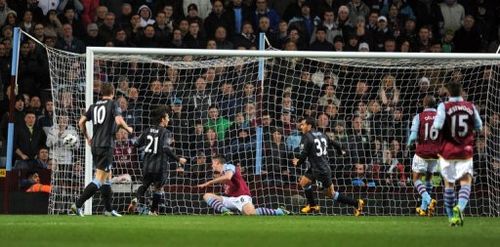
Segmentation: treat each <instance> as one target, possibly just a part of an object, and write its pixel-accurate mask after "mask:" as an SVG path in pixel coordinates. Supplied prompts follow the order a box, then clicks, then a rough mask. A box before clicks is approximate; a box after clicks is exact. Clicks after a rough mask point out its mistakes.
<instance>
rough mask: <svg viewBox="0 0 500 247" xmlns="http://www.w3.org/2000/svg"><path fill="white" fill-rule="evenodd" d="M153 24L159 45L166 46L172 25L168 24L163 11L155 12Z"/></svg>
mask: <svg viewBox="0 0 500 247" xmlns="http://www.w3.org/2000/svg"><path fill="white" fill-rule="evenodd" d="M153 26H154V27H155V35H156V39H157V40H158V42H159V43H160V44H161V47H166V46H167V42H168V40H169V38H170V32H172V29H173V26H172V23H170V25H169V23H168V22H167V17H166V14H165V12H163V11H160V12H158V13H156V18H155V24H154V25H153Z"/></svg>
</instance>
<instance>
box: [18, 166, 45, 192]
mask: <svg viewBox="0 0 500 247" xmlns="http://www.w3.org/2000/svg"><path fill="white" fill-rule="evenodd" d="M21 189H22V190H24V191H26V192H43V193H50V192H51V190H52V187H51V186H50V185H44V184H41V183H40V176H39V175H38V172H34V171H30V172H28V173H27V174H26V179H23V180H22V181H21Z"/></svg>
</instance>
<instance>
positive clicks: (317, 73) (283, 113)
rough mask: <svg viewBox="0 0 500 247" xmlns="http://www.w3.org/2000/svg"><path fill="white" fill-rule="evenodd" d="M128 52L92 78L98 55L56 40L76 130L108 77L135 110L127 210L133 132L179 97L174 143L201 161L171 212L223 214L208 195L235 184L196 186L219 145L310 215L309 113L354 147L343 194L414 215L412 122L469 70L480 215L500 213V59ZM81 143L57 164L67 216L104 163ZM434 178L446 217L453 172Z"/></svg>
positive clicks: (65, 108)
mask: <svg viewBox="0 0 500 247" xmlns="http://www.w3.org/2000/svg"><path fill="white" fill-rule="evenodd" d="M123 50H124V52H123V53H122V54H118V53H100V52H95V53H93V58H94V59H93V61H91V64H93V75H92V76H91V78H90V79H91V80H88V79H86V78H85V72H86V70H85V68H86V67H85V64H86V57H85V55H75V54H69V53H63V52H59V51H57V50H53V49H49V50H48V55H49V62H50V72H51V78H52V84H53V95H54V103H55V108H56V111H55V113H56V115H57V116H68V117H69V119H70V125H73V126H74V127H75V128H76V125H77V119H78V118H79V116H80V114H81V113H82V111H84V110H85V106H86V104H85V103H86V102H85V99H86V98H85V88H86V87H93V95H92V97H93V98H94V99H96V98H98V93H99V90H98V88H99V85H100V84H101V83H112V84H114V85H115V87H116V88H117V94H116V100H117V101H118V102H119V104H120V107H121V108H122V110H123V112H124V113H123V116H124V118H125V120H126V121H127V123H128V124H129V125H131V126H132V127H133V128H134V130H135V131H136V133H135V134H133V135H128V134H127V133H126V132H124V131H118V133H116V149H115V157H114V165H113V167H114V168H113V175H114V178H113V182H114V183H113V187H112V188H113V190H114V195H113V197H114V199H113V206H114V207H115V208H116V209H117V210H119V211H122V212H123V211H125V210H126V208H127V205H128V203H129V202H130V199H131V198H133V197H134V194H133V193H134V192H135V190H136V189H137V187H138V186H139V185H140V183H141V174H142V172H141V157H142V154H141V152H139V151H138V150H137V149H136V148H135V147H134V146H133V145H132V142H133V140H134V138H136V137H137V135H138V134H139V132H140V131H141V130H142V129H144V128H145V127H146V126H148V124H149V119H150V118H149V114H150V111H151V110H152V109H154V108H155V107H156V106H158V105H167V106H169V107H170V108H171V110H172V113H171V114H170V119H171V121H170V127H169V129H170V130H171V131H172V133H173V137H174V138H173V139H174V143H173V147H174V148H175V152H176V153H177V154H178V155H182V156H185V157H188V158H189V164H187V165H186V166H185V167H182V168H179V167H178V166H177V164H176V163H171V164H165V165H166V167H167V169H166V172H165V176H166V177H168V179H167V180H166V181H167V182H166V184H165V186H164V190H165V193H164V196H163V198H162V202H161V206H160V213H162V214H211V213H214V212H213V210H212V209H209V207H208V206H207V205H206V204H205V202H204V201H203V200H202V198H201V196H202V195H203V193H204V192H207V191H215V192H221V189H222V188H221V187H218V186H216V187H211V188H208V189H207V190H199V189H197V188H196V185H197V184H199V183H202V182H204V181H206V180H208V179H211V178H212V172H211V166H210V158H211V156H212V155H214V154H218V153H221V154H224V155H225V156H226V157H227V158H228V159H229V160H231V161H232V162H233V163H234V164H236V165H238V166H240V167H241V170H242V172H243V175H244V178H245V179H246V180H247V182H248V184H249V187H250V189H251V191H252V195H253V199H254V203H255V204H256V205H258V206H259V207H277V206H285V207H287V208H288V209H290V210H292V211H294V212H298V211H299V209H300V207H301V206H303V204H304V203H305V199H304V193H303V191H302V190H301V189H300V188H299V187H298V184H297V179H298V177H299V176H300V175H301V174H303V173H304V171H305V169H306V167H293V165H292V163H291V160H292V159H293V157H295V156H297V154H298V149H299V143H300V138H301V136H300V135H299V133H298V130H297V124H296V123H297V121H298V119H299V118H301V117H303V116H310V117H314V118H315V119H317V125H318V128H319V129H320V130H322V131H324V132H325V133H326V134H327V135H328V136H329V137H330V138H332V139H335V140H337V141H338V142H340V143H341V144H342V146H343V148H344V149H345V150H346V151H347V154H348V155H347V156H344V157H340V156H339V154H336V153H335V152H333V151H332V152H330V155H329V157H330V159H331V160H330V161H331V169H332V173H333V178H334V185H335V187H336V189H337V190H338V191H340V192H343V193H346V194H347V195H350V196H352V197H354V198H363V199H365V200H366V202H367V207H366V214H368V215H413V214H414V210H415V207H417V205H419V203H420V202H419V201H418V199H419V196H418V194H417V193H416V191H415V190H414V188H413V187H412V183H411V173H410V172H411V170H410V167H411V157H413V151H411V150H410V152H406V139H407V136H408V131H409V127H410V122H411V118H412V117H413V115H414V114H416V113H417V112H419V111H421V110H422V106H421V100H422V98H423V97H424V96H425V95H427V94H430V95H435V96H436V97H437V98H438V99H440V100H443V99H444V93H443V91H442V90H443V89H442V87H443V84H444V83H446V82H447V81H450V80H458V81H460V82H462V83H463V85H464V89H465V91H466V95H465V97H466V98H467V99H468V100H471V101H473V102H474V103H475V104H476V106H477V107H478V109H479V110H480V112H481V116H482V118H483V121H484V122H485V125H486V126H485V131H484V132H483V133H478V134H477V142H476V147H475V156H474V173H475V176H474V177H475V179H474V184H473V189H472V191H473V193H472V195H471V201H470V207H469V209H468V210H469V211H468V212H467V213H469V214H472V215H489V216H498V215H499V212H500V208H499V206H500V201H499V198H500V189H499V188H500V183H499V179H500V177H499V174H500V173H499V172H500V153H499V150H500V147H499V143H500V141H499V138H500V132H499V123H500V118H499V103H500V102H499V98H500V93H499V92H500V89H499V88H500V83H499V79H500V74H499V72H500V71H499V67H498V65H499V64H498V63H499V61H498V60H481V59H467V60H463V59H446V58H439V57H436V58H434V59H418V58H415V57H413V54H407V55H406V58H404V59H389V58H385V59H383V58H376V59H374V58H335V55H336V53H331V55H332V57H331V58H314V57H313V56H312V55H311V56H308V57H307V58H305V57H303V56H302V57H289V56H290V55H286V56H279V54H280V53H279V52H276V53H273V52H268V53H267V54H268V55H269V57H266V58H265V59H261V60H259V58H258V57H255V56H251V57H250V56H247V57H245V56H225V55H224V54H223V53H218V51H212V52H213V53H212V54H213V55H212V56H207V55H203V56H196V55H189V56H179V55H165V54H168V52H165V51H164V50H163V51H161V53H158V54H155V55H151V54H138V53H136V52H134V53H133V54H132V53H128V52H126V49H122V51H123ZM271 53H273V54H272V55H273V56H271ZM162 54H163V55H162ZM277 54H278V56H275V55H277ZM283 54H285V53H283ZM287 54H290V53H287ZM337 57H338V56H337ZM87 62H88V61H87ZM259 65H260V66H259ZM80 141H81V145H79V146H78V147H77V148H75V149H74V150H73V151H72V153H71V155H72V157H70V160H71V164H58V165H57V169H55V170H54V171H53V175H52V185H53V193H52V195H51V197H50V205H49V212H50V213H52V214H65V213H67V210H68V208H69V206H70V204H71V203H73V202H74V201H75V200H76V197H77V196H79V195H80V193H81V192H82V191H83V188H84V186H85V184H84V175H85V173H84V172H85V169H87V170H88V169H91V167H92V165H91V164H86V165H85V158H84V156H85V155H84V154H85V144H84V142H83V138H80ZM56 148H57V147H56ZM432 182H433V189H432V191H431V196H432V197H435V198H437V199H438V207H439V210H438V211H437V213H439V214H442V213H443V210H442V190H443V186H442V181H441V179H440V178H439V176H435V178H434V179H433V180H432ZM318 186H320V185H318ZM315 190H316V191H318V193H317V194H315V197H316V200H317V202H318V204H319V205H321V206H322V209H321V213H323V214H327V215H333V214H345V215H347V214H350V213H351V209H349V208H348V207H344V206H342V205H339V204H333V203H332V202H331V200H329V199H326V198H325V197H324V195H323V194H322V193H321V190H320V188H318V187H317V186H316V187H315ZM147 196H150V194H149V193H148V194H147ZM99 199H100V198H99V194H97V195H96V196H94V199H93V208H92V211H93V213H95V214H99V213H102V211H103V210H104V209H103V206H102V203H101V202H100V200H99Z"/></svg>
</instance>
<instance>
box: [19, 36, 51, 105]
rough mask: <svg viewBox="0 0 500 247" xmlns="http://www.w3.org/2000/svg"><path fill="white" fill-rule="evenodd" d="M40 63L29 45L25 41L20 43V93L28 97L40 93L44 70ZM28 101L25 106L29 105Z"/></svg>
mask: <svg viewBox="0 0 500 247" xmlns="http://www.w3.org/2000/svg"><path fill="white" fill-rule="evenodd" d="M42 62H43V61H42V60H41V59H39V58H38V57H37V54H35V53H33V52H32V51H31V48H30V43H29V42H28V41H27V40H26V41H24V42H22V44H21V48H20V57H19V68H18V87H19V89H18V90H19V92H20V93H23V94H28V95H35V94H39V93H40V86H41V85H40V84H41V83H40V78H41V77H42V75H43V70H44V69H45V67H44V66H43V63H42ZM28 97H29V96H28ZM29 100H30V99H29V98H28V102H25V103H26V104H25V105H28V104H29Z"/></svg>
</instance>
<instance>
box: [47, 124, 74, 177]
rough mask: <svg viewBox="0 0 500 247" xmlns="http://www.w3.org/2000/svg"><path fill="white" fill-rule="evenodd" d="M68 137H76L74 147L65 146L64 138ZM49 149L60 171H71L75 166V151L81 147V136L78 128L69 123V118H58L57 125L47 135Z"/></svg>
mask: <svg viewBox="0 0 500 247" xmlns="http://www.w3.org/2000/svg"><path fill="white" fill-rule="evenodd" d="M68 135H72V136H74V137H76V144H75V146H73V147H68V146H66V145H64V138H65V137H66V136H68ZM46 145H47V147H49V148H50V158H51V159H52V160H53V161H54V163H55V164H56V165H57V166H58V168H57V169H58V170H64V171H71V169H70V168H69V166H72V165H73V162H74V160H73V151H74V150H76V149H78V148H79V147H80V135H79V134H78V133H77V131H76V128H75V127H74V126H73V125H71V124H70V123H69V118H68V117H67V116H58V117H57V125H54V126H53V127H52V128H51V129H50V131H49V134H48V135H47V141H46Z"/></svg>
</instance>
